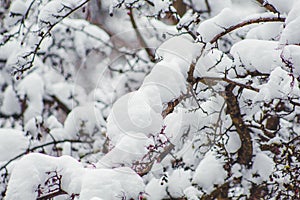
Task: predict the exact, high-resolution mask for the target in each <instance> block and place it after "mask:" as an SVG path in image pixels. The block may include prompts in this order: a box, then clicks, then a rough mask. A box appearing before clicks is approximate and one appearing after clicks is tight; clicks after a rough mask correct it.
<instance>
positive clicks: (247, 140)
mask: <svg viewBox="0 0 300 200" xmlns="http://www.w3.org/2000/svg"><path fill="white" fill-rule="evenodd" d="M234 87H235V85H232V84H229V85H228V86H226V91H225V101H226V105H227V112H228V113H229V114H230V117H231V120H232V123H233V125H234V126H235V128H236V131H237V133H238V134H239V136H240V140H241V143H242V145H241V148H240V149H239V151H238V162H239V163H240V164H242V165H246V166H250V165H251V160H252V153H253V146H252V141H251V135H250V131H249V129H248V127H247V126H246V125H245V123H244V121H243V118H242V115H241V110H240V107H239V102H238V100H237V97H236V96H235V95H234V94H233V89H234Z"/></svg>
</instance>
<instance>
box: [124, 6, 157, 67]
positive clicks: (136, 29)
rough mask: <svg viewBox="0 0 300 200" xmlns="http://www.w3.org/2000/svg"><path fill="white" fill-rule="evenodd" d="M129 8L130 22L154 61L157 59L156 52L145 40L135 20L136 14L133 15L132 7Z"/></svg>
mask: <svg viewBox="0 0 300 200" xmlns="http://www.w3.org/2000/svg"><path fill="white" fill-rule="evenodd" d="M128 9H129V12H128V15H129V17H130V22H131V24H132V27H133V28H134V31H135V33H136V36H137V38H138V40H139V42H140V44H141V46H142V47H144V48H145V51H146V52H147V54H148V56H149V59H150V60H151V61H152V62H154V61H155V55H154V52H153V50H152V49H150V48H149V47H148V45H147V43H146V41H145V39H144V38H143V36H142V34H141V33H140V31H139V28H138V26H137V24H136V22H135V19H134V16H133V10H132V8H131V7H129V8H128Z"/></svg>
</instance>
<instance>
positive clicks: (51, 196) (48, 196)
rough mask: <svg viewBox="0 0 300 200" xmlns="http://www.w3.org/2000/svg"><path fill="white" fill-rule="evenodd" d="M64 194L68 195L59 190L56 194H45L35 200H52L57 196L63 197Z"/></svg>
mask: <svg viewBox="0 0 300 200" xmlns="http://www.w3.org/2000/svg"><path fill="white" fill-rule="evenodd" d="M65 194H68V193H67V192H65V191H64V190H62V189H60V190H58V191H56V192H53V193H49V194H46V195H44V196H41V197H38V198H36V200H48V199H52V198H54V197H57V196H60V195H65Z"/></svg>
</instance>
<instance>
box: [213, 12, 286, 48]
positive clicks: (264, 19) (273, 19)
mask: <svg viewBox="0 0 300 200" xmlns="http://www.w3.org/2000/svg"><path fill="white" fill-rule="evenodd" d="M284 21H285V18H284V17H260V18H257V19H250V20H247V21H243V22H241V23H238V24H236V25H233V26H230V27H229V28H225V30H224V31H223V32H221V33H219V34H217V35H216V36H215V37H214V38H213V39H212V40H211V41H210V43H211V44H213V43H215V42H217V40H218V39H220V38H221V37H223V36H224V35H226V34H228V33H230V32H232V31H234V30H236V29H238V28H242V27H244V26H248V25H251V24H257V23H262V22H284Z"/></svg>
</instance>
